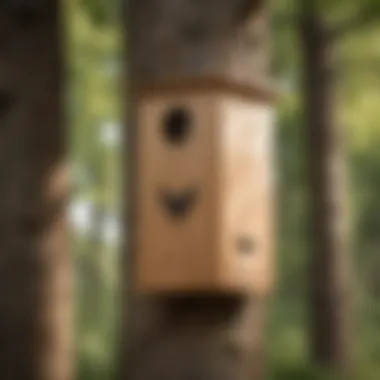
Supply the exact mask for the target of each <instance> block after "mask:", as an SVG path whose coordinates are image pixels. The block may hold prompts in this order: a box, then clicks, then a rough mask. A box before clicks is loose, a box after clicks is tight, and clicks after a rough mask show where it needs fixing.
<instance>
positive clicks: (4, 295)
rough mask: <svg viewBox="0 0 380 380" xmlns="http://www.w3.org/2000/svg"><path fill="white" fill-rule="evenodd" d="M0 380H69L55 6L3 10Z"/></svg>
mask: <svg viewBox="0 0 380 380" xmlns="http://www.w3.org/2000/svg"><path fill="white" fill-rule="evenodd" d="M0 28H1V33H0V35H1V37H0V127H1V128H0V178H1V179H0V183H1V186H0V192H1V194H0V225H1V230H0V234H1V238H0V355H1V360H0V377H1V378H2V379H4V380H8V379H9V380H11V379H25V380H69V379H71V370H72V368H71V359H72V357H71V336H72V334H71V329H70V327H71V323H70V319H71V318H70V316H71V305H70V304H71V303H70V298H71V295H72V293H71V281H70V265H69V260H68V259H69V257H68V251H67V248H68V247H67V241H66V239H67V234H66V232H67V230H66V218H65V208H66V205H67V193H68V186H67V170H66V169H67V168H66V157H65V155H66V146H65V140H66V139H65V132H66V129H65V123H64V112H63V111H64V110H63V83H64V82H63V81H64V78H65V77H64V66H63V58H62V47H63V44H62V34H61V30H60V9H59V6H58V2H55V1H48V0H46V1H45V0H39V1H34V2H19V1H12V0H9V1H2V2H1V4H0Z"/></svg>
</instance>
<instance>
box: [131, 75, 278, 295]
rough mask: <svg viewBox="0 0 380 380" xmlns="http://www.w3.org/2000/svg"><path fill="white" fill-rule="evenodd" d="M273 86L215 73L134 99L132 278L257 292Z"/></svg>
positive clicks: (267, 261) (138, 282)
mask: <svg viewBox="0 0 380 380" xmlns="http://www.w3.org/2000/svg"><path fill="white" fill-rule="evenodd" d="M272 98H273V96H272V93H271V92H270V91H268V90H266V89H263V88H259V87H258V86H256V87H255V86H248V85H243V84H239V83H235V82H231V81H227V80H224V79H219V78H201V79H187V80H180V81H177V82H168V83H162V84H155V85H153V84H152V85H151V86H146V87H145V88H143V89H140V91H139V96H138V115H137V116H138V124H137V131H136V132H137V139H136V144H137V145H136V149H137V152H136V162H135V163H136V165H137V167H136V169H137V170H136V179H135V183H134V186H137V188H135V193H136V200H135V201H136V204H135V205H134V207H135V216H136V219H135V220H134V221H133V222H134V223H135V234H134V236H133V239H134V250H135V251H134V265H135V267H134V271H133V277H134V285H135V287H136V289H137V290H139V291H141V292H143V293H145V294H175V293H179V294H181V293H208V294H209V293H211V294H213V293H243V294H244V293H251V292H253V293H263V292H267V291H268V290H269V288H270V287H271V284H272V280H273V260H272V258H273V240H274V236H273V210H272V209H273V198H272V196H273V157H272V156H273V149H272V145H273V140H274V139H273V136H272V132H273V121H272V114H273V105H272V104H271V103H272V102H271V100H272Z"/></svg>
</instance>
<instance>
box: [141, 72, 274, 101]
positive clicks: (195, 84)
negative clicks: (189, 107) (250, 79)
mask: <svg viewBox="0 0 380 380" xmlns="http://www.w3.org/2000/svg"><path fill="white" fill-rule="evenodd" d="M204 93H213V94H215V93H219V94H225V95H228V94H230V95H236V96H240V97H244V98H248V99H250V100H255V101H260V102H268V103H273V102H274V101H275V100H276V98H277V91H276V90H275V88H274V87H273V86H271V85H269V84H264V83H243V82H242V81H238V80H235V79H231V78H224V77H220V76H207V77H186V78H175V79H169V80H166V81H154V82H150V83H144V84H143V85H141V86H138V87H137V97H138V98H140V99H143V98H151V97H159V96H162V95H173V94H174V95H175V94H177V95H183V94H189V95H190V94H191V95H196V94H204Z"/></svg>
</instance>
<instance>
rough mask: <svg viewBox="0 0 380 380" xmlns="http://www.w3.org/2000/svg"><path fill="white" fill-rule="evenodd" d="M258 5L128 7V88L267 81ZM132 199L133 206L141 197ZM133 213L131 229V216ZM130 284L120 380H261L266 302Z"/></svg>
mask: <svg viewBox="0 0 380 380" xmlns="http://www.w3.org/2000/svg"><path fill="white" fill-rule="evenodd" d="M259 3H260V2H259V1H252V0H235V1H220V0H202V1H194V0H132V1H130V2H129V4H130V5H129V8H128V9H125V14H127V15H128V20H126V21H125V22H126V25H127V27H128V34H129V36H128V42H127V41H125V42H126V46H128V49H129V50H128V53H127V55H126V57H127V59H128V64H129V66H130V72H129V78H130V82H131V83H129V85H130V88H132V89H133V88H135V86H136V85H141V84H143V83H146V82H149V81H152V80H165V79H172V78H175V77H188V76H201V75H207V74H225V75H226V76H229V77H230V78H238V79H241V80H244V81H246V82H258V81H259V80H262V79H267V78H268V75H267V74H268V73H267V70H268V69H269V67H268V64H267V59H268V56H267V52H266V50H267V48H268V41H267V39H266V38H267V33H266V16H265V11H264V10H263V8H262V7H261V6H262V4H259ZM128 100H130V94H128ZM130 104H131V108H130V113H129V115H128V117H129V125H134V121H135V120H134V118H135V115H134V104H133V91H132V101H131V103H130ZM126 141H128V142H130V146H129V147H128V150H129V152H128V157H126V163H127V165H128V164H129V162H130V159H133V157H134V154H133V136H131V134H129V136H128V137H127V138H126ZM130 152H132V154H129V153H130ZM134 175H135V173H131V176H130V178H129V182H132V181H133V176H134ZM132 193H133V191H132ZM128 194H129V195H128V199H131V198H132V199H133V195H134V194H131V193H130V192H129V193H128ZM131 203H133V200H132V201H131ZM126 215H129V218H128V219H129V220H131V221H132V226H129V228H131V227H132V228H133V210H131V209H130V210H129V211H128V210H127V214H126ZM128 232H129V235H130V231H128ZM129 248H130V247H126V251H127V250H128V249H129ZM127 255H128V252H126V255H125V257H126V256H127ZM132 261H133V257H129V258H127V257H126V262H125V264H124V268H132ZM127 277H128V278H127ZM131 278H132V273H126V272H124V279H125V281H124V290H125V293H124V294H125V300H126V302H125V305H124V319H123V322H124V328H123V343H122V345H123V347H122V350H121V352H122V358H121V366H120V370H121V372H120V375H119V378H120V380H127V379H128V380H156V379H157V380H159V379H162V380H163V379H165V380H222V379H225V380H253V379H255V380H257V379H259V378H261V376H262V356H263V337H262V334H263V330H264V321H265V315H264V311H265V308H264V306H265V299H264V297H263V298H251V297H250V298H244V299H239V300H237V299H228V298H223V297H204V298H203V299H202V298H195V297H194V298H191V297H189V298H187V299H181V300H179V299H177V300H163V299H151V298H147V297H140V296H138V295H137V294H136V293H134V291H133V289H132V287H131V286H130V284H131Z"/></svg>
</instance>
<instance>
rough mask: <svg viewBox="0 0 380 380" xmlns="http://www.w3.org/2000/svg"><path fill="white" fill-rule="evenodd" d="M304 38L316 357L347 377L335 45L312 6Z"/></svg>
mask: <svg viewBox="0 0 380 380" xmlns="http://www.w3.org/2000/svg"><path fill="white" fill-rule="evenodd" d="M311 3H312V2H310V4H311ZM310 4H309V5H310ZM300 34H301V42H302V51H303V56H304V98H305V116H306V127H307V132H306V136H307V147H308V161H309V173H310V178H309V183H310V197H311V232H312V241H311V243H312V248H313V254H312V259H311V268H310V271H309V275H310V284H311V287H310V290H311V292H310V304H311V331H310V333H311V350H312V358H313V360H314V361H315V362H316V364H318V365H320V366H322V367H325V368H327V369H330V370H333V371H335V372H337V373H338V374H341V375H345V374H347V372H348V366H349V363H350V359H351V358H350V345H351V342H350V318H351V313H352V310H351V309H350V302H351V299H350V289H349V285H350V284H349V261H350V259H349V254H348V249H347V225H346V222H347V213H346V211H347V210H346V191H345V190H346V179H345V172H344V165H343V163H344V149H343V140H344V139H343V138H342V130H341V128H340V124H339V122H338V121H337V118H336V108H337V103H336V99H335V86H336V84H335V75H336V72H335V69H336V67H335V65H336V62H335V57H334V54H335V50H336V49H335V41H334V39H333V38H332V36H331V35H330V34H329V29H328V27H327V25H326V23H325V22H324V20H323V18H322V16H321V15H320V14H319V12H318V11H317V10H316V8H313V7H311V8H309V9H307V10H305V12H304V14H303V18H302V23H301V28H300Z"/></svg>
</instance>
